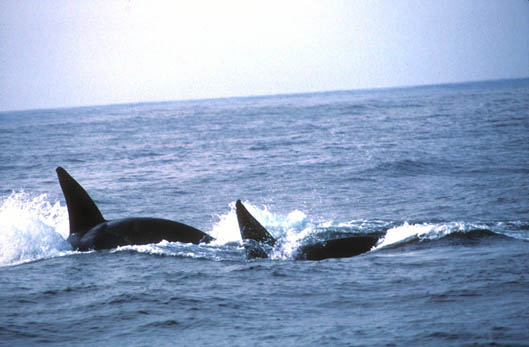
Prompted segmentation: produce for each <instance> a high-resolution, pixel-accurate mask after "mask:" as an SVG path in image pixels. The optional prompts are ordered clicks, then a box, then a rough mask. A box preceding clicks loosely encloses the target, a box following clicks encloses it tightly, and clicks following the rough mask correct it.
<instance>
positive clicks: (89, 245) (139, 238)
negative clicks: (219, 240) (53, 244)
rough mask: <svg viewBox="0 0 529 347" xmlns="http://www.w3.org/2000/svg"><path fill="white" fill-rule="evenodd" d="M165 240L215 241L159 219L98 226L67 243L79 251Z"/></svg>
mask: <svg viewBox="0 0 529 347" xmlns="http://www.w3.org/2000/svg"><path fill="white" fill-rule="evenodd" d="M163 240H166V241H170V242H183V243H194V244H199V243H202V242H205V243H207V242H210V241H211V240H213V238H212V237H211V236H209V235H207V234H206V233H203V232H202V231H200V230H198V229H195V228H193V227H191V226H189V225H185V224H182V223H178V222H174V221H171V220H167V219H159V218H124V219H115V220H111V221H106V222H103V223H100V224H98V225H96V226H95V227H93V228H91V229H90V230H88V231H87V232H86V233H85V234H84V235H80V234H77V233H72V234H70V236H69V237H68V242H70V244H71V245H72V247H73V248H74V249H77V250H79V251H88V250H91V249H94V250H99V249H111V248H116V247H119V246H126V245H146V244H150V243H158V242H161V241H163Z"/></svg>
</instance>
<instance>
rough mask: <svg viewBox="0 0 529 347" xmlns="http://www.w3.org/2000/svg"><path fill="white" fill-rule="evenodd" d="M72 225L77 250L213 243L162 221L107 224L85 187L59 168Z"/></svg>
mask: <svg viewBox="0 0 529 347" xmlns="http://www.w3.org/2000/svg"><path fill="white" fill-rule="evenodd" d="M57 176H58V178H59V183H60V185H61V189H62V192H63V194H64V198H65V199H66V205H67V207H68V218H69V222H70V236H69V237H68V242H70V244H71V245H72V247H73V248H74V249H76V250H80V251H88V250H91V249H95V250H98V249H110V248H116V247H119V246H125V245H145V244H150V243H158V242H160V241H162V240H166V241H170V242H184V243H194V244H198V243H201V242H205V243H207V242H209V241H211V240H213V238H212V237H211V236H209V235H208V234H206V233H204V232H202V231H200V230H198V229H195V228H193V227H191V226H189V225H186V224H183V223H179V222H175V221H171V220H167V219H160V218H124V219H116V220H112V221H107V220H105V219H104V218H103V215H102V214H101V212H100V211H99V209H98V207H97V206H96V204H95V203H94V201H93V200H92V198H90V196H89V195H88V193H87V192H86V191H85V190H84V188H83V187H81V185H80V184H79V183H78V182H77V181H76V180H75V179H74V178H73V177H72V176H70V174H69V173H68V172H66V170H64V169H63V168H61V167H58V168H57Z"/></svg>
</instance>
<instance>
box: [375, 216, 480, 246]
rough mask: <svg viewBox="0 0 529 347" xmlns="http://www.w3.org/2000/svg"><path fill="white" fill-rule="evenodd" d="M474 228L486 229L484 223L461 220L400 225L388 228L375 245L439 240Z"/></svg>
mask: <svg viewBox="0 0 529 347" xmlns="http://www.w3.org/2000/svg"><path fill="white" fill-rule="evenodd" d="M476 229H487V226H484V225H474V224H468V223H461V222H450V223H421V224H409V223H408V222H405V223H404V224H402V225H399V226H396V227H393V228H390V229H388V231H387V232H386V235H385V236H384V237H383V238H382V239H381V240H380V242H379V243H378V244H377V245H376V247H375V248H376V249H379V248H383V247H387V246H390V245H396V244H401V243H406V242H408V241H411V240H415V239H418V240H419V241H423V240H439V239H442V238H443V237H445V236H447V235H450V234H452V233H465V232H469V231H472V230H476Z"/></svg>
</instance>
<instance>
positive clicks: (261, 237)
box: [235, 200, 276, 246]
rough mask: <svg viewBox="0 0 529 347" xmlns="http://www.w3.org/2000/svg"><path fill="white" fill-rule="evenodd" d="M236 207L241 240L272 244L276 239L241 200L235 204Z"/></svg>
mask: <svg viewBox="0 0 529 347" xmlns="http://www.w3.org/2000/svg"><path fill="white" fill-rule="evenodd" d="M235 207H236V209H237V221H238V222H239V230H240V232H241V237H242V239H243V240H254V241H257V242H260V243H264V244H267V245H269V246H274V244H275V243H276V240H275V239H274V237H273V236H272V235H270V233H269V232H268V231H267V230H266V229H265V228H264V227H263V226H262V225H261V224H260V223H259V222H258V221H257V219H255V218H254V217H253V216H252V215H251V214H250V212H248V210H247V209H246V207H244V205H243V204H242V202H241V200H237V203H236V204H235Z"/></svg>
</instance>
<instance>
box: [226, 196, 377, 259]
mask: <svg viewBox="0 0 529 347" xmlns="http://www.w3.org/2000/svg"><path fill="white" fill-rule="evenodd" d="M235 207H236V213H237V221H238V223H239V230H240V233H241V238H242V240H243V244H244V249H245V252H246V257H247V258H248V259H253V258H267V257H268V252H267V251H268V250H269V249H270V248H272V247H274V245H275V244H276V240H275V239H274V237H273V236H272V235H271V234H270V233H269V232H268V231H267V230H266V229H265V228H264V227H263V226H262V225H261V224H260V223H259V222H258V221H257V219H255V218H254V216H252V215H251V214H250V212H248V210H247V209H246V207H244V205H243V204H242V202H241V200H237V202H236V203H235ZM378 240H379V237H378V236H373V235H362V236H352V237H345V238H339V239H332V240H327V241H321V242H317V243H314V244H309V245H305V246H301V247H300V248H299V249H298V251H297V255H296V256H295V258H296V259H297V260H323V259H328V258H348V257H353V256H355V255H359V254H362V253H365V252H368V251H370V250H371V249H372V248H373V246H375V244H376V243H377V242H378Z"/></svg>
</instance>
